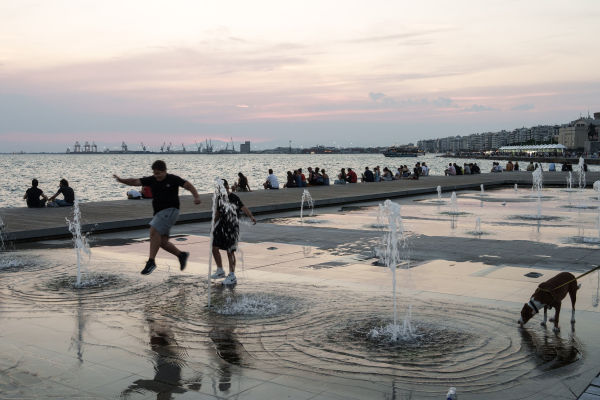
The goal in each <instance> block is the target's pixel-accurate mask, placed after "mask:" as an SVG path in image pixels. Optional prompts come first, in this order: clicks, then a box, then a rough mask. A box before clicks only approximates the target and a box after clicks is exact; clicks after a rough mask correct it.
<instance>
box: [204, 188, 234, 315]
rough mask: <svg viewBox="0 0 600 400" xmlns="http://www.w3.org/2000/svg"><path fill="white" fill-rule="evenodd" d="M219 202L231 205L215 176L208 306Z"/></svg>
mask: <svg viewBox="0 0 600 400" xmlns="http://www.w3.org/2000/svg"><path fill="white" fill-rule="evenodd" d="M219 204H223V205H226V206H229V207H231V205H230V204H229V197H227V189H225V186H223V181H222V180H221V178H219V177H216V178H215V181H214V192H213V204H212V218H211V222H210V249H209V254H208V307H210V289H211V286H212V280H211V276H212V259H213V254H212V247H213V240H214V239H215V227H216V225H217V223H216V221H215V219H216V216H217V210H218V209H219ZM236 215H237V214H236Z"/></svg>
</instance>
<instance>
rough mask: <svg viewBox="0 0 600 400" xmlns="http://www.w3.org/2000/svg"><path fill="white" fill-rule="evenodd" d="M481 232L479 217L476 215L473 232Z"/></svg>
mask: <svg viewBox="0 0 600 400" xmlns="http://www.w3.org/2000/svg"><path fill="white" fill-rule="evenodd" d="M482 233H483V232H481V218H479V217H477V219H476V220H475V234H476V235H481V234H482Z"/></svg>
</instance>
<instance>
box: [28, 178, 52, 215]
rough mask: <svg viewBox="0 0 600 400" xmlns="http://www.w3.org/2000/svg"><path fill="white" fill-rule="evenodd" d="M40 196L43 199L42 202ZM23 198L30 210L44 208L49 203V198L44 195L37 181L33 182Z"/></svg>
mask: <svg viewBox="0 0 600 400" xmlns="http://www.w3.org/2000/svg"><path fill="white" fill-rule="evenodd" d="M40 196H41V197H42V199H41V200H40ZM23 198H24V199H25V200H27V207H29V208H39V207H44V206H45V205H46V202H47V201H48V196H46V195H45V194H44V191H43V190H42V189H40V188H38V180H37V179H34V180H32V181H31V187H30V188H29V189H27V191H26V192H25V196H23Z"/></svg>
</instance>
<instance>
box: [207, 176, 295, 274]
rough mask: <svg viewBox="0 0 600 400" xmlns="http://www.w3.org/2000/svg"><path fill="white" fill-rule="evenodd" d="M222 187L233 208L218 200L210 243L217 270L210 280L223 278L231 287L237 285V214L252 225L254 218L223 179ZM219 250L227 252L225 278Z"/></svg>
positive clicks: (238, 232)
mask: <svg viewBox="0 0 600 400" xmlns="http://www.w3.org/2000/svg"><path fill="white" fill-rule="evenodd" d="M290 173H291V172H290ZM223 186H224V187H225V189H226V190H227V200H228V201H227V202H228V203H229V204H230V205H231V206H233V207H226V206H225V202H224V200H223V198H221V197H220V198H219V200H218V206H217V211H216V213H215V228H214V231H213V242H212V253H213V257H214V258H215V263H216V264H217V270H216V271H215V273H214V274H212V275H211V276H210V277H211V279H219V278H225V280H224V281H223V284H224V285H232V284H234V283H237V278H236V277H235V262H236V258H235V251H236V250H237V245H238V241H239V237H240V223H239V220H238V214H239V213H240V212H242V213H244V214H246V216H248V217H249V218H250V219H251V220H252V223H253V225H256V218H254V216H253V215H252V213H251V212H250V210H249V209H248V207H246V206H245V205H244V203H242V201H241V200H240V198H239V197H238V196H236V195H235V194H234V193H231V192H230V191H229V184H228V183H227V181H226V180H225V179H223ZM221 250H223V251H226V252H227V259H228V260H229V275H227V276H225V270H224V269H223V260H222V259H221V253H220V251H221Z"/></svg>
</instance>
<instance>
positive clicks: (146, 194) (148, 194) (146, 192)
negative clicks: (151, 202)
mask: <svg viewBox="0 0 600 400" xmlns="http://www.w3.org/2000/svg"><path fill="white" fill-rule="evenodd" d="M152 197H153V196H152V188H151V187H150V186H142V199H151V198H152Z"/></svg>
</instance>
